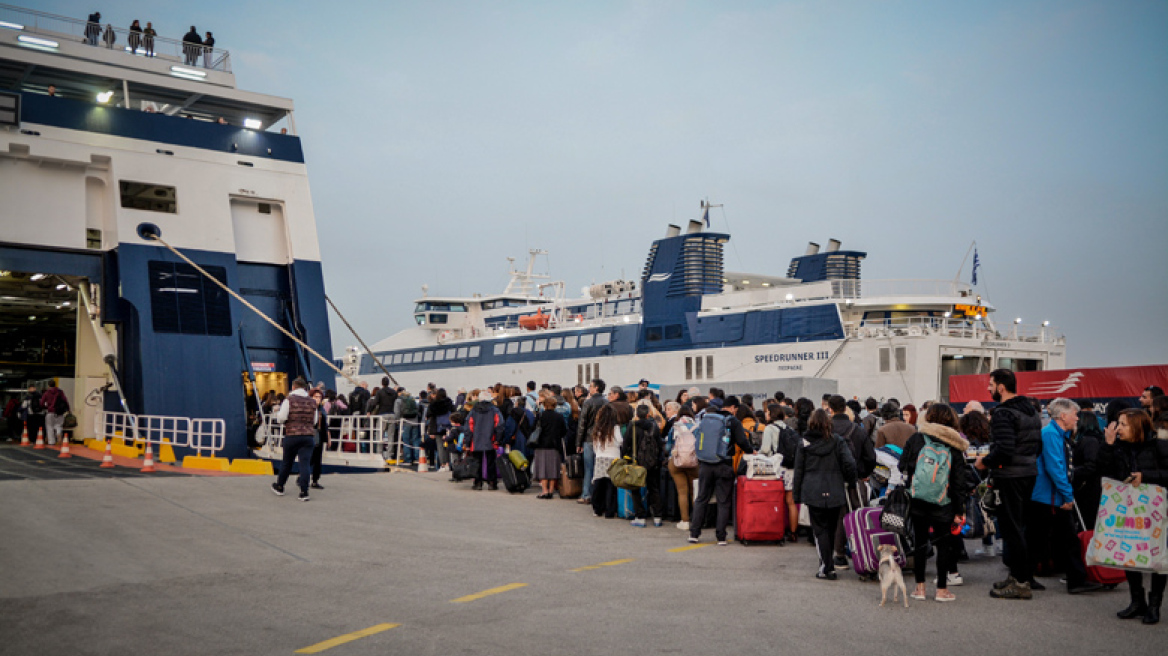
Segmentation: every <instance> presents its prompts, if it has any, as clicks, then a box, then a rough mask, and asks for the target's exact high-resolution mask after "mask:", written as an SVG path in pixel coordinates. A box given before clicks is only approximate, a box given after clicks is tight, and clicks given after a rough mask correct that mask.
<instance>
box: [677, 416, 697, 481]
mask: <svg viewBox="0 0 1168 656" xmlns="http://www.w3.org/2000/svg"><path fill="white" fill-rule="evenodd" d="M695 426H697V422H696V421H694V420H693V419H690V418H689V417H685V418H682V419H678V420H677V422H676V423H674V424H673V451H672V457H673V466H674V467H677V468H679V469H686V468H689V467H697V466H698V440H697V437H695V436H694V427H695Z"/></svg>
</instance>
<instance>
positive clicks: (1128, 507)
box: [1087, 478, 1168, 573]
mask: <svg viewBox="0 0 1168 656" xmlns="http://www.w3.org/2000/svg"><path fill="white" fill-rule="evenodd" d="M1166 533H1168V493H1166V492H1165V490H1164V488H1162V487H1160V486H1158V485H1130V484H1128V483H1123V482H1121V481H1117V480H1114V479H1111V478H1104V479H1103V499H1102V500H1101V501H1100V503H1099V516H1098V518H1097V519H1096V521H1095V536H1094V537H1093V538H1092V540H1091V546H1090V547H1089V548H1088V549H1087V565H1088V566H1105V567H1115V568H1118V569H1129V570H1135V571H1140V572H1158V573H1164V572H1168V537H1166Z"/></svg>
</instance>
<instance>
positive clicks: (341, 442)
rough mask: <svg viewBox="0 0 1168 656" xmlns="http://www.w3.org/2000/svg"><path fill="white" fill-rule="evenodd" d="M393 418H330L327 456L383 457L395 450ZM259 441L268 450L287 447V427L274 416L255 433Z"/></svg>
mask: <svg viewBox="0 0 1168 656" xmlns="http://www.w3.org/2000/svg"><path fill="white" fill-rule="evenodd" d="M395 425H396V424H395V422H394V421H393V415H340V416H330V417H328V422H327V426H328V432H329V443H328V444H327V445H326V446H325V452H326V453H337V454H341V453H344V454H349V453H351V454H365V455H376V456H384V455H387V454H392V453H394V452H395V451H396V448H395V446H394V443H395V442H396V441H397V435H400V431H399V432H397V433H396V434H395V433H394V431H393V430H392V428H393V427H394V426H395ZM256 441H257V442H259V443H260V444H262V445H263V446H264V448H265V449H267V450H271V451H274V450H276V449H279V450H280V452H281V453H282V452H283V448H284V424H282V423H281V422H280V421H279V420H278V419H276V418H275V417H273V416H272V415H267V416H265V417H264V423H263V424H262V425H261V426H260V427H259V428H258V429H257V431H256Z"/></svg>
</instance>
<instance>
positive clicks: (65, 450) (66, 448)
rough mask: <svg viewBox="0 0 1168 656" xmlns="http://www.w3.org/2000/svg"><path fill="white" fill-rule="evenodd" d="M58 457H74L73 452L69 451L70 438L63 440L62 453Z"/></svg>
mask: <svg viewBox="0 0 1168 656" xmlns="http://www.w3.org/2000/svg"><path fill="white" fill-rule="evenodd" d="M57 457H58V458H72V457H73V454H72V453H69V438H67V437H66V438H65V439H63V440H61V453H60V454H59V455H58V456H57Z"/></svg>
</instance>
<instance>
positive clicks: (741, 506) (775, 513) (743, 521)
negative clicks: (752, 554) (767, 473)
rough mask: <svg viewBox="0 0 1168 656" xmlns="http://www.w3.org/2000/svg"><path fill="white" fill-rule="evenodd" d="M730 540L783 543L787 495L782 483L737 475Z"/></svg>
mask: <svg viewBox="0 0 1168 656" xmlns="http://www.w3.org/2000/svg"><path fill="white" fill-rule="evenodd" d="M734 497H735V509H734V517H735V521H734V537H735V539H737V540H738V541H739V542H741V543H742V544H744V545H745V544H746V543H747V542H764V541H772V542H778V543H779V544H782V543H783V536H784V535H786V533H787V530H786V529H787V494H786V490H784V489H783V481H782V480H781V479H780V480H763V479H749V478H747V477H745V476H739V477H738V481H737V483H736V490H735V494H734Z"/></svg>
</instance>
